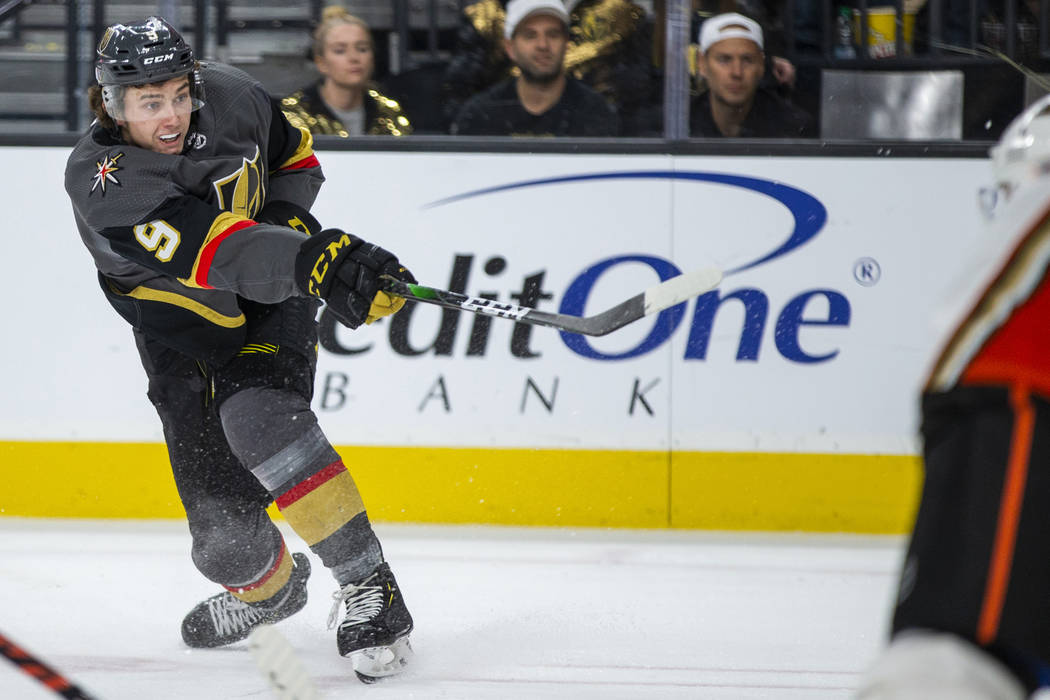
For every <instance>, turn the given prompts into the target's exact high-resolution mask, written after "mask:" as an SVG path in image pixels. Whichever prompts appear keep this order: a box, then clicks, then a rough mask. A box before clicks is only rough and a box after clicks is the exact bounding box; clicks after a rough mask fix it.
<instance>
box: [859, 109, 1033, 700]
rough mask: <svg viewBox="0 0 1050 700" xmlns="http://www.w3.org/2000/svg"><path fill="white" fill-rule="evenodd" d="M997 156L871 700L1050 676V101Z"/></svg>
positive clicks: (984, 695)
mask: <svg viewBox="0 0 1050 700" xmlns="http://www.w3.org/2000/svg"><path fill="white" fill-rule="evenodd" d="M992 163H993V166H994V168H995V171H996V187H995V189H991V190H983V191H982V203H983V204H984V205H985V208H986V210H987V212H988V214H989V227H988V228H987V230H985V231H982V236H981V237H980V239H978V241H977V243H976V245H974V246H973V247H972V248H970V249H969V250H968V251H967V254H968V255H969V256H970V267H969V269H967V270H964V271H963V272H964V274H962V275H961V276H960V280H961V284H960V286H959V288H957V289H953V290H949V291H950V292H952V294H953V300H952V301H949V302H948V305H946V306H945V308H944V313H943V314H942V315H941V316H939V317H938V320H939V321H941V322H943V324H944V327H943V328H938V329H936V332H937V337H940V338H944V339H945V342H944V344H943V349H942V350H941V352H940V354H939V356H938V357H937V358H936V362H935V363H934V365H933V368H932V372H931V373H930V375H929V380H928V382H927V384H926V386H925V388H924V390H923V394H922V435H923V438H924V441H925V444H924V448H923V454H924V462H925V470H926V474H925V483H924V487H923V492H922V500H921V503H920V506H919V512H918V515H917V518H916V521H915V525H914V530H913V532H912V536H911V542H910V544H909V547H908V552H907V556H906V558H905V561H904V565H903V568H902V571H901V576H900V585H899V591H898V598H897V603H896V609H895V611H894V615H893V623H892V641H891V643H890V645H889V647H888V648H887V649H886V651H885V653H884V654H883V655H882V656H881V657H880V658H879V660H878V661H877V663H876V664H875V666H874V667H873V668H872V670H871V672H870V673H869V674H868V676H867V678H866V679H865V681H864V683H863V686H862V688H861V691H860V693H859V695H858V697H859V698H862V699H863V700H884V699H887V700H888V699H890V698H893V699H895V700H907V699H910V698H915V699H919V698H922V700H939V699H943V700H947V699H949V698H950V699H951V700H978V699H980V700H1020V699H1021V698H1025V697H1028V695H1029V694H1030V693H1031V692H1033V691H1034V690H1035V689H1036V688H1038V687H1040V686H1043V685H1046V684H1047V683H1048V682H1050V597H1048V596H1047V594H1046V591H1047V588H1048V586H1050V556H1048V543H1050V503H1048V501H1047V497H1048V496H1050V279H1048V276H1047V270H1048V265H1050V96H1048V97H1044V98H1042V99H1041V100H1039V101H1037V102H1036V103H1035V104H1033V105H1032V107H1030V108H1029V109H1028V110H1026V111H1025V112H1024V113H1023V114H1022V115H1021V116H1020V117H1018V118H1017V119H1016V120H1015V121H1014V122H1013V123H1012V124H1011V125H1010V126H1009V127H1008V128H1007V129H1006V131H1005V132H1004V134H1003V136H1002V139H1001V140H1000V142H999V143H998V144H997V145H996V146H995V147H994V148H993V149H992ZM960 290H962V292H963V293H961V294H960V293H959V292H960Z"/></svg>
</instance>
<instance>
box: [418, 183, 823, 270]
mask: <svg viewBox="0 0 1050 700" xmlns="http://www.w3.org/2000/svg"><path fill="white" fill-rule="evenodd" d="M590 180H692V181H696V182H714V183H717V184H721V185H729V186H731V187H741V188H744V189H747V190H752V191H754V192H758V193H759V194H763V195H766V196H767V197H772V198H773V199H775V200H777V201H778V202H780V203H781V204H783V205H784V206H785V207H787V209H788V211H789V212H791V216H792V217H793V218H794V220H795V225H794V228H793V230H792V231H791V235H790V236H788V238H787V240H786V241H784V242H783V243H781V244H780V245H779V246H777V247H776V248H775V249H774V250H773V251H771V252H769V253H767V254H765V255H763V256H760V257H759V258H756V259H755V260H752V261H751V262H748V263H745V264H743V265H740V266H739V267H735V268H733V269H732V270H727V271H726V272H725V274H727V275H729V274H732V273H735V272H742V271H743V270H748V269H750V268H752V267H756V266H758V265H761V264H762V263H765V262H769V261H770V260H772V259H774V258H777V257H780V256H781V255H785V254H787V253H789V252H791V251H792V250H794V249H796V248H798V247H799V246H801V245H803V244H805V243H807V242H808V241H810V240H811V239H812V238H813V237H814V236H816V235H817V234H818V233H819V232H820V230H821V229H822V228H824V224H825V223H827V220H828V211H827V209H825V208H824V205H823V204H821V203H820V200H818V199H817V198H816V197H814V196H813V195H811V194H809V193H808V192H803V191H802V190H800V189H797V188H795V187H790V186H789V185H785V184H783V183H781V182H774V181H772V180H762V179H759V178H755V177H745V176H742V175H727V174H725V173H705V172H692V171H676V170H637V171H625V172H609V173H589V174H586V175H565V176H562V177H550V178H541V179H539V180H525V181H522V182H512V183H509V184H506V185H496V186H494V187H485V188H482V189H480V190H473V191H471V192H465V193H463V194H457V195H453V196H451V197H446V198H444V199H438V200H436V201H433V202H430V203H429V204H425V205H423V208H424V209H433V208H435V207H441V206H445V205H447V204H454V203H456V202H462V201H463V200H465V199H472V198H474V197H481V196H483V195H488V194H495V193H496V192H507V191H510V190H520V189H524V188H526V187H537V186H540V185H560V184H564V183H568V182H587V181H590Z"/></svg>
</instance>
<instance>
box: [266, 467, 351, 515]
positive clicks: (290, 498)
mask: <svg viewBox="0 0 1050 700" xmlns="http://www.w3.org/2000/svg"><path fill="white" fill-rule="evenodd" d="M345 470H346V467H344V466H343V460H341V459H337V460H336V461H334V462H332V463H331V464H329V465H328V466H327V467H325V468H324V469H322V470H321V471H319V472H317V473H316V474H313V475H312V476H310V477H308V478H306V479H304V480H302V481H300V482H299V483H298V484H296V485H295V486H293V487H292V488H290V489H288V490H287V491H285V492H284V493H282V494H281V495H280V496H278V497H277V498H275V499H274V503H276V504H277V507H278V508H286V507H287V506H290V505H291V504H293V503H295V502H296V501H298V500H299V499H300V498H302V497H303V496H305V495H306V494H308V493H310V492H311V491H313V490H314V489H316V488H318V487H320V486H322V485H323V484H324V483H325V482H327V481H329V480H331V479H334V478H335V477H337V476H339V475H340V474H342V473H343V472H344V471H345Z"/></svg>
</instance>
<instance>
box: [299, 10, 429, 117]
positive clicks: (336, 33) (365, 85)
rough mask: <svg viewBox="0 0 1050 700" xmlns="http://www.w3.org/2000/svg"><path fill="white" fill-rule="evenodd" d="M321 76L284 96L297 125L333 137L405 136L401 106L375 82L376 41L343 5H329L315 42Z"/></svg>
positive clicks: (313, 51) (362, 22)
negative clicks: (373, 76) (306, 85)
mask: <svg viewBox="0 0 1050 700" xmlns="http://www.w3.org/2000/svg"><path fill="white" fill-rule="evenodd" d="M311 54H312V56H313V61H314V65H315V66H317V70H318V71H319V72H320V74H321V78H320V80H318V81H317V82H315V83H313V84H312V85H310V86H308V87H305V88H303V89H302V90H299V91H298V92H295V93H294V94H292V95H289V96H288V97H285V98H284V99H283V100H281V110H282V111H283V112H284V114H285V116H286V117H287V118H288V121H290V122H291V123H292V125H293V126H296V127H301V128H304V129H307V130H309V131H310V132H311V133H314V134H330V135H335V136H362V135H365V134H368V135H370V136H407V135H408V134H411V133H412V125H411V124H410V123H409V121H408V118H407V117H406V116H405V115H404V114H403V113H402V112H401V105H399V104H398V103H397V102H396V101H395V100H392V99H390V98H388V97H386V96H384V95H383V94H382V93H381V92H380V91H379V87H378V86H377V85H376V84H375V83H373V82H372V73H373V71H374V70H375V43H374V42H373V41H372V32H371V31H370V30H369V28H368V25H367V24H366V23H365V21H364V20H362V19H360V18H358V17H355V16H354V15H352V14H350V13H348V12H347V11H346V10H345V9H344V8H342V7H339V6H332V7H327V8H325V11H324V14H323V15H322V17H321V23H320V24H319V25H318V27H317V29H316V30H315V31H314V41H313V46H312V47H311Z"/></svg>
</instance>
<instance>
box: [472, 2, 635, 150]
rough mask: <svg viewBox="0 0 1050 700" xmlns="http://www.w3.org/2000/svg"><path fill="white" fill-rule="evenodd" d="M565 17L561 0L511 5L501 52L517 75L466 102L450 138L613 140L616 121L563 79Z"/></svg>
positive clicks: (602, 104) (601, 103)
mask: <svg viewBox="0 0 1050 700" xmlns="http://www.w3.org/2000/svg"><path fill="white" fill-rule="evenodd" d="M568 43H569V14H568V12H566V10H565V6H564V5H563V4H562V1H561V0H511V1H510V2H508V3H507V17H506V22H505V24H504V40H503V45H504V49H505V50H506V52H507V55H508V56H509V57H510V59H511V61H513V63H514V64H515V65H516V66H517V67H518V69H519V70H520V72H521V74H520V75H519V76H518V77H517V78H510V79H508V80H505V81H503V82H501V83H498V84H496V85H495V86H493V87H492V88H490V89H489V90H487V91H485V92H483V93H481V94H479V95H475V96H474V97H473V98H471V99H470V100H468V101H467V103H466V104H465V105H463V108H462V109H461V110H460V112H459V114H458V115H457V117H456V119H455V121H454V122H453V123H452V129H451V131H452V133H453V134H465V135H473V136H616V135H617V132H618V131H619V121H618V119H617V116H616V112H615V111H614V110H613V108H612V107H610V106H609V104H608V103H607V102H606V101H605V100H604V99H603V98H602V97H601V95H599V94H598V93H597V92H595V91H594V90H591V89H590V88H588V87H587V86H586V85H584V84H583V83H581V82H580V81H579V80H576V79H575V78H570V77H568V76H567V75H566V74H565V50H566V48H567V47H568Z"/></svg>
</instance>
